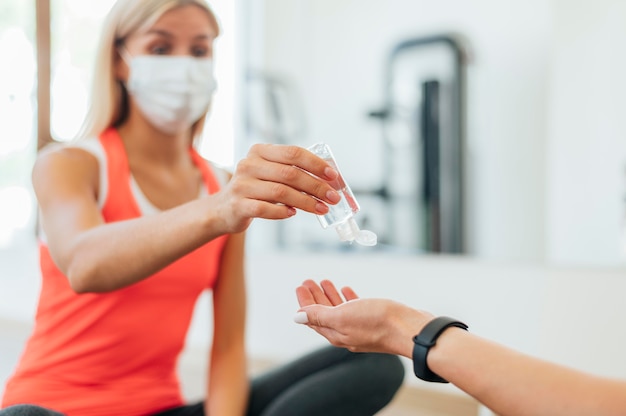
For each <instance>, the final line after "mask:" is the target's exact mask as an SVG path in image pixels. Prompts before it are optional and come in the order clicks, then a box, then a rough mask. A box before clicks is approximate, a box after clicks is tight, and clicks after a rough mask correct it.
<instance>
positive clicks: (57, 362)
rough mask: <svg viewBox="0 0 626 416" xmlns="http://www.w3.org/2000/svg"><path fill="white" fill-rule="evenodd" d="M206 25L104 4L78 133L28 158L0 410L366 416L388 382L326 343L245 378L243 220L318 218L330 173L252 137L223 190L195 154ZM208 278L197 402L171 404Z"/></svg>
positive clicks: (156, 4)
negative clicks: (31, 280)
mask: <svg viewBox="0 0 626 416" xmlns="http://www.w3.org/2000/svg"><path fill="white" fill-rule="evenodd" d="M218 31H219V29H218V24H217V21H216V18H215V16H214V15H213V13H212V12H211V10H210V8H209V7H208V5H207V4H206V3H204V1H202V0H120V1H118V3H117V4H116V5H115V6H114V7H113V9H112V11H111V12H110V14H109V16H108V18H107V20H106V22H105V26H104V33H103V36H102V41H101V44H100V47H99V54H98V58H97V62H96V68H97V69H96V74H95V77H94V80H95V83H94V96H93V103H92V108H91V109H90V112H89V116H88V117H87V120H86V123H85V128H84V133H83V136H84V137H85V139H84V140H82V141H79V142H77V143H75V144H72V145H69V146H64V147H56V148H51V149H49V150H46V151H44V152H43V153H42V154H41V155H40V157H39V158H38V160H37V162H36V164H35V167H34V169H33V185H34V189H35V192H36V195H37V198H38V202H39V205H40V211H41V220H42V227H43V231H44V237H43V238H42V241H41V245H40V256H41V270H42V279H43V280H42V289H41V295H40V300H39V305H38V309H37V316H36V323H35V328H34V332H33V334H32V336H31V337H30V339H29V341H28V343H27V345H26V348H25V351H24V353H23V356H22V358H21V360H20V362H19V364H18V366H17V369H16V371H15V373H14V374H13V376H12V377H11V378H10V380H9V381H8V383H7V385H6V389H5V392H4V397H3V406H4V407H7V409H5V410H4V411H0V414H3V415H16V414H42V415H50V414H58V413H61V414H66V415H81V416H84V415H152V414H168V415H178V414H181V415H182V414H184V415H203V414H211V415H219V416H224V415H244V414H248V415H260V414H263V415H287V414H291V415H293V414H298V415H309V414H310V415H314V414H317V415H321V414H324V415H332V414H342V415H348V414H355V415H357V414H373V413H375V412H376V411H377V410H378V409H380V408H381V407H383V406H385V405H386V404H387V403H388V402H389V401H390V400H391V398H392V397H393V395H394V394H395V392H396V390H397V388H398V387H399V385H400V383H401V381H402V378H403V368H402V365H401V363H400V362H399V361H398V360H397V358H396V357H393V356H391V355H384V354H375V355H370V354H353V353H350V352H348V351H346V350H343V349H335V348H333V349H327V350H322V351H318V352H314V353H313V354H311V355H310V356H308V357H304V358H303V359H301V360H300V361H298V362H296V363H292V364H289V365H287V366H285V367H284V368H282V369H277V370H275V371H273V372H272V373H269V374H266V375H264V376H262V377H260V378H258V379H256V380H253V381H252V382H251V383H249V381H248V377H247V369H246V354H245V339H244V332H245V331H244V329H245V312H246V309H245V283H244V270H243V269H244V268H243V257H244V231H245V230H246V229H247V227H248V226H249V225H250V223H251V221H252V220H253V218H265V219H285V218H289V217H291V216H293V215H295V213H296V209H300V210H303V211H306V212H310V213H316V214H320V213H321V214H323V213H325V212H327V210H328V206H327V204H334V203H336V202H337V201H338V200H339V196H338V195H337V192H336V191H335V190H334V189H332V188H331V187H330V186H329V185H328V182H327V181H330V180H332V179H334V178H336V176H337V172H335V171H334V170H333V169H331V168H330V167H329V166H328V165H327V164H326V163H325V162H324V161H323V160H321V159H318V158H317V157H315V156H314V155H312V154H311V153H309V152H307V151H305V150H304V149H301V148H297V147H293V146H272V145H257V146H254V147H252V148H251V150H250V152H249V154H248V155H247V157H246V158H245V159H244V160H242V161H241V162H240V163H239V165H238V166H237V168H236V171H235V172H234V174H233V176H232V178H230V180H229V181H228V182H227V183H226V184H223V185H222V184H221V183H220V180H219V172H218V171H217V170H216V169H214V168H213V167H211V166H210V165H209V164H208V163H206V162H205V161H204V160H202V158H200V156H199V155H198V154H197V153H196V151H195V150H194V148H193V142H194V140H195V139H197V138H198V137H199V135H200V132H201V129H202V123H203V121H202V120H203V119H204V116H205V115H206V113H207V110H208V108H209V104H210V100H211V95H212V93H213V90H214V88H215V82H214V80H213V77H212V60H211V58H212V48H213V41H214V39H215V38H216V37H217V35H218ZM206 289H210V290H211V291H212V295H213V319H214V325H213V327H214V334H213V343H212V348H211V350H210V360H209V362H210V366H209V370H208V371H209V373H208V379H209V383H208V387H207V392H206V400H205V401H204V402H203V403H196V404H185V403H184V402H183V398H182V396H181V393H180V389H179V382H178V377H177V375H176V362H177V358H178V356H179V354H180V352H181V350H182V348H183V344H184V340H185V336H186V332H187V329H188V326H189V322H190V319H191V315H192V312H193V307H194V305H195V302H196V300H197V298H198V296H199V295H200V293H201V292H202V291H204V290H206ZM364 374H366V375H367V376H366V377H364ZM372 380H377V381H376V382H373V381H372ZM345 386H350V388H349V389H347V388H345ZM364 393H365V396H363V394H364ZM357 397H358V398H359V400H358V401H357V400H353V399H354V398H357ZM363 397H365V399H363Z"/></svg>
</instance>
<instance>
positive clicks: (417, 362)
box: [412, 316, 467, 383]
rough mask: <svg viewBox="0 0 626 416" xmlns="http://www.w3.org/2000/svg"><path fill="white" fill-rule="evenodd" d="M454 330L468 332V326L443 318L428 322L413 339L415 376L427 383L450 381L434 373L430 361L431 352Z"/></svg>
mask: <svg viewBox="0 0 626 416" xmlns="http://www.w3.org/2000/svg"><path fill="white" fill-rule="evenodd" d="M452 329H459V330H465V331H466V330H467V325H465V324H464V323H463V322H460V321H458V320H456V319H453V318H449V317H446V316H441V317H438V318H435V319H433V320H431V321H430V322H428V323H427V324H426V326H424V328H422V330H421V331H420V332H419V334H417V335H415V336H414V337H413V343H414V346H413V353H412V359H413V370H414V372H415V375H416V376H417V377H418V378H420V379H422V380H425V381H431V382H438V383H447V382H448V381H447V380H445V379H444V378H443V377H441V376H440V375H439V374H437V373H436V372H435V371H433V370H432V369H431V367H430V364H431V362H430V361H432V360H429V359H428V357H429V355H430V352H431V350H434V347H435V345H437V342H438V341H439V338H440V337H442V336H443V334H444V333H445V332H447V331H449V330H452Z"/></svg>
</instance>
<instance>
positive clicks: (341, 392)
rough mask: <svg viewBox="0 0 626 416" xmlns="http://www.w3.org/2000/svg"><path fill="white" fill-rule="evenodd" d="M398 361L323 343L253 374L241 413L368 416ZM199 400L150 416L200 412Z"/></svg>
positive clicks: (379, 403) (385, 392) (397, 375)
mask: <svg viewBox="0 0 626 416" xmlns="http://www.w3.org/2000/svg"><path fill="white" fill-rule="evenodd" d="M403 379H404V366H403V364H402V362H401V361H400V359H399V358H398V357H396V356H394V355H389V354H372V353H352V352H350V351H348V350H346V349H343V348H335V347H326V348H322V349H320V350H317V351H314V352H312V353H310V354H308V355H305V356H303V357H301V358H299V359H297V360H295V361H293V362H290V363H288V364H286V365H283V366H281V367H279V368H276V369H274V370H271V371H269V372H267V373H265V374H262V375H260V376H258V377H255V378H254V379H253V380H252V382H251V389H250V400H249V402H248V411H247V416H293V415H294V414H297V415H298V416H320V415H323V416H334V415H337V416H369V415H374V414H375V413H376V412H378V411H379V410H380V409H382V408H383V407H385V406H386V405H387V404H388V403H389V402H390V401H391V399H392V398H393V396H394V395H395V394H396V392H397V391H398V388H400V385H401V384H402V381H403ZM204 415H205V414H204V403H196V404H192V405H187V406H182V407H178V408H175V409H170V410H167V411H165V412H162V413H159V414H158V415H155V416H204ZM0 416H61V415H60V414H59V413H56V412H51V411H49V410H47V409H42V408H40V407H36V406H28V405H20V406H13V407H9V408H7V409H5V410H0Z"/></svg>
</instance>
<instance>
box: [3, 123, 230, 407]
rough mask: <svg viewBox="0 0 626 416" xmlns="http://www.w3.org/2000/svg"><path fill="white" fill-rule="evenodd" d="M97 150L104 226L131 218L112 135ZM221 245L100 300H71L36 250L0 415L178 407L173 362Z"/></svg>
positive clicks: (119, 150) (121, 154)
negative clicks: (102, 165) (22, 344)
mask: <svg viewBox="0 0 626 416" xmlns="http://www.w3.org/2000/svg"><path fill="white" fill-rule="evenodd" d="M100 142H101V143H102V146H103V148H104V151H105V155H106V160H107V162H106V165H107V166H106V167H107V169H106V171H107V177H108V194H107V197H106V200H105V202H104V206H103V208H102V215H103V217H104V219H105V221H106V222H115V221H122V220H127V219H131V218H136V217H139V216H140V215H141V212H140V210H139V207H138V205H137V203H136V201H135V199H134V198H133V195H132V192H131V189H130V169H129V165H128V159H127V156H126V152H125V149H124V146H123V143H122V140H121V138H120V136H119V134H118V132H117V130H115V129H109V130H107V131H105V132H104V133H103V134H102V135H101V137H100ZM191 157H192V159H193V161H194V163H195V164H196V166H197V167H198V168H199V169H200V171H201V172H202V177H203V181H204V183H205V185H206V187H207V188H208V192H209V193H215V192H217V190H218V189H219V184H218V181H217V180H216V178H215V176H214V175H213V172H212V171H211V168H210V167H209V164H208V163H207V162H206V161H205V160H203V159H202V158H201V157H200V156H199V155H198V154H197V153H196V152H195V151H194V150H193V149H191ZM226 239H227V236H222V237H220V238H217V239H215V240H213V241H211V242H209V243H208V244H206V245H204V246H202V247H200V248H198V249H197V250H195V251H193V252H192V253H190V254H188V255H186V256H184V257H183V258H181V259H179V260H177V261H176V262H174V263H172V264H170V265H169V266H167V267H166V268H164V269H162V270H161V271H159V272H158V273H156V274H154V275H153V276H151V277H149V278H147V279H145V280H143V281H141V282H139V283H136V284H133V285H131V286H129V287H126V288H123V289H120V290H116V291H113V292H109V293H103V294H94V293H87V294H76V293H75V292H74V291H72V289H71V288H70V286H69V283H68V280H67V278H66V277H65V276H64V275H63V274H62V273H61V272H60V271H59V269H58V268H57V267H56V266H55V264H54V262H53V261H52V258H51V257H50V253H49V251H48V247H47V246H46V245H45V243H40V263H41V265H40V266H41V275H42V287H41V293H40V298H39V304H38V307H37V313H36V319H35V326H34V329H33V333H32V334H31V336H30V338H29V340H28V342H27V344H26V348H25V350H24V352H23V354H22V357H21V359H20V362H19V363H18V366H17V368H16V370H15V372H14V374H13V375H12V376H11V378H10V379H9V380H8V382H7V384H6V388H5V391H4V395H3V403H2V405H3V406H4V407H6V406H9V405H13V404H19V403H30V404H37V405H40V406H44V407H47V408H50V409H53V410H57V411H59V412H62V413H65V414H67V415H69V416H74V415H76V416H78V415H80V416H91V415H93V416H96V415H102V416H105V415H106V416H110V415H125V416H130V415H148V414H153V413H156V412H159V411H162V410H164V409H168V408H171V407H176V406H180V405H182V404H183V398H182V396H181V392H180V386H179V380H178V376H177V373H176V364H177V359H178V357H179V354H180V352H181V350H182V349H183V346H184V342H185V338H186V334H187V330H188V328H189V324H190V321H191V317H192V314H193V310H194V306H195V303H196V301H197V299H198V296H199V295H200V294H201V293H202V292H203V291H204V290H206V289H210V288H212V287H213V286H214V284H215V282H216V279H217V275H218V270H219V265H220V256H221V252H222V249H223V247H224V244H225V242H226ZM163 244H167V241H164V242H163ZM137 261H141V259H139V258H138V259H137Z"/></svg>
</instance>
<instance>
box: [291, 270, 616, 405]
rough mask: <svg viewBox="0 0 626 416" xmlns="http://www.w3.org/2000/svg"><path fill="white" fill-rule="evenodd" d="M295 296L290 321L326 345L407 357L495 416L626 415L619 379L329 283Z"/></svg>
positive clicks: (305, 287) (425, 374) (309, 285)
mask: <svg viewBox="0 0 626 416" xmlns="http://www.w3.org/2000/svg"><path fill="white" fill-rule="evenodd" d="M296 293H297V297H298V301H299V303H300V306H301V307H302V308H301V310H300V311H299V312H298V313H297V314H296V317H295V320H296V322H298V323H301V324H307V325H308V326H310V327H311V328H313V329H314V330H315V331H317V332H318V333H319V334H321V335H322V336H324V337H325V338H326V339H328V340H329V341H330V342H331V344H333V345H336V346H340V347H344V348H350V349H351V350H352V351H376V352H384V353H389V354H399V355H403V356H405V357H407V358H411V359H413V364H414V369H415V375H416V376H418V377H420V378H421V379H423V380H426V381H434V382H446V381H447V382H450V383H453V384H455V385H456V386H457V387H459V388H460V389H461V390H463V391H465V392H466V393H468V394H470V395H472V396H473V397H475V398H476V399H477V400H478V401H480V402H481V403H483V404H484V405H485V406H487V407H488V408H490V409H491V410H493V411H494V413H495V414H498V415H503V416H515V415H533V416H534V415H550V416H561V415H563V416H574V415H581V416H583V415H585V416H587V415H602V416H612V415H615V416H618V415H625V414H626V382H625V381H623V380H612V379H608V378H603V377H597V376H593V375H591V374H585V373H582V372H580V371H576V370H573V369H570V368H565V367H563V366H560V365H557V364H553V363H550V362H546V361H543V360H539V359H537V358H534V357H530V356H527V355H524V354H521V353H519V352H517V351H514V350H511V349H509V348H506V347H504V346H501V345H498V344H496V343H494V342H491V341H489V340H486V339H484V338H481V337H479V336H476V335H474V334H472V333H470V332H468V331H467V326H465V324H463V323H462V322H459V321H456V320H454V319H451V318H448V317H437V318H435V317H434V316H433V315H432V314H430V313H428V312H425V311H420V310H416V309H413V308H410V307H408V306H406V305H403V304H400V303H398V302H394V301H391V300H388V299H359V298H358V296H357V295H356V293H355V292H354V291H353V290H352V289H351V288H349V287H346V288H343V289H342V290H341V294H340V292H339V291H338V290H337V289H336V288H335V285H334V284H333V283H332V282H330V281H328V280H324V281H322V282H320V284H319V285H318V284H317V283H315V282H313V281H312V280H307V281H305V282H304V283H303V284H302V285H301V286H299V287H298V288H297V289H296ZM342 295H343V296H342ZM344 299H345V300H346V301H347V302H344ZM416 335H417V337H416V338H417V339H414V337H415V336H416ZM581 337H582V338H581V339H584V335H581ZM581 342H583V341H581Z"/></svg>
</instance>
